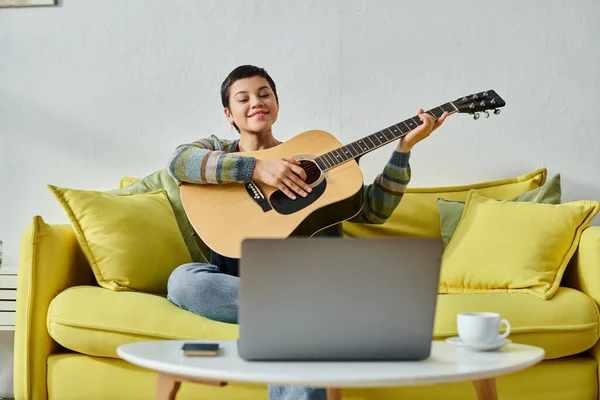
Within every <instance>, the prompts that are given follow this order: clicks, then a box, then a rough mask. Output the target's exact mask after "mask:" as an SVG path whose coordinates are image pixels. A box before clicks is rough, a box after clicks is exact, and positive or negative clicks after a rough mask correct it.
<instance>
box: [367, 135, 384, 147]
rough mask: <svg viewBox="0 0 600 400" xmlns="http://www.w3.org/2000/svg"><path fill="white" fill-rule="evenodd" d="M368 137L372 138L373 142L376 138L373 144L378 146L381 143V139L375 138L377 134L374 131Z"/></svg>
mask: <svg viewBox="0 0 600 400" xmlns="http://www.w3.org/2000/svg"><path fill="white" fill-rule="evenodd" d="M370 137H371V138H372V139H371V141H372V142H373V143H375V142H374V141H373V140H377V143H375V146H380V145H381V140H379V139H377V134H375V133H374V134H372V135H371V136H370Z"/></svg>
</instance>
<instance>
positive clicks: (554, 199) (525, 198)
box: [438, 174, 561, 249]
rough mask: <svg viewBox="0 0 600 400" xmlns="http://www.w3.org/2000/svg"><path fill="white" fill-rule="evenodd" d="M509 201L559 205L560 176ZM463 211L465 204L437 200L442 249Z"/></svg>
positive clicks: (555, 176)
mask: <svg viewBox="0 0 600 400" xmlns="http://www.w3.org/2000/svg"><path fill="white" fill-rule="evenodd" d="M509 201H514V202H527V203H545V204H560V202H561V186H560V174H556V175H554V176H553V177H552V178H550V179H549V180H548V181H547V182H546V183H545V184H544V185H542V186H540V187H539V188H537V189H533V190H531V191H529V192H526V193H523V194H521V195H519V196H517V197H513V198H512V199H510V200H509ZM464 209H465V203H464V202H462V201H456V200H446V199H442V198H439V199H438V210H439V212H440V230H441V232H442V241H443V242H444V249H445V248H446V246H448V243H450V239H451V238H452V235H454V231H456V227H457V226H458V222H459V221H460V217H461V216H462V213H463V210H464Z"/></svg>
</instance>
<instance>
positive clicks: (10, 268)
mask: <svg viewBox="0 0 600 400" xmlns="http://www.w3.org/2000/svg"><path fill="white" fill-rule="evenodd" d="M16 274H17V266H16V265H0V275H16Z"/></svg>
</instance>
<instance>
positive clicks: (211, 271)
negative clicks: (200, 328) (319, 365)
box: [167, 263, 327, 400]
mask: <svg viewBox="0 0 600 400" xmlns="http://www.w3.org/2000/svg"><path fill="white" fill-rule="evenodd" d="M239 283H240V278H238V277H237V276H232V275H227V274H224V273H222V272H221V271H220V270H219V268H218V267H217V266H215V265H211V264H205V263H190V264H183V265H181V266H179V267H177V268H176V269H175V270H174V271H173V273H171V276H170V277H169V283H168V286H167V292H168V294H167V298H168V299H169V301H171V302H172V303H173V304H175V305H176V306H178V307H180V308H183V309H184V310H188V311H191V312H193V313H195V314H198V315H201V316H203V317H206V318H210V319H213V320H216V321H221V322H227V323H231V324H235V323H237V316H238V304H239V303H238V289H239ZM326 398H327V392H326V390H325V389H323V388H304V387H298V386H274V385H269V399H270V400H325V399H326Z"/></svg>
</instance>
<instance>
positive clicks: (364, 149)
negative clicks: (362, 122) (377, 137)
mask: <svg viewBox="0 0 600 400" xmlns="http://www.w3.org/2000/svg"><path fill="white" fill-rule="evenodd" d="M358 145H359V146H360V150H361V152H363V153H364V152H366V151H367V150H369V148H368V147H367V145H366V144H365V142H364V141H362V140H359V141H358Z"/></svg>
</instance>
